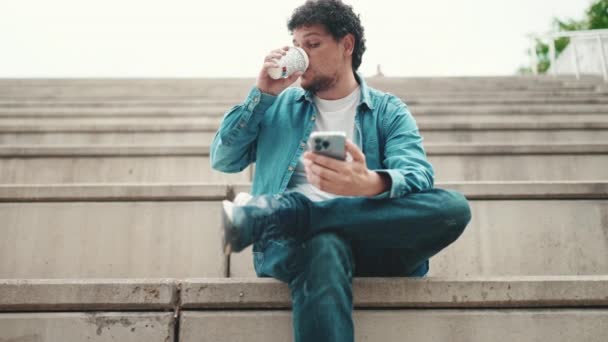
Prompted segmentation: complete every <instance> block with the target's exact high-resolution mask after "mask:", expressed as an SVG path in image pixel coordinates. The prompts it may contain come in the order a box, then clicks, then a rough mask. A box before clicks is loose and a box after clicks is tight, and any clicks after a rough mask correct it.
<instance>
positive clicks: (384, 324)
mask: <svg viewBox="0 0 608 342" xmlns="http://www.w3.org/2000/svg"><path fill="white" fill-rule="evenodd" d="M599 278H601V279H604V281H605V279H606V278H605V276H604V277H599ZM524 279H525V278H524ZM542 279H543V280H546V281H543V280H540V279H538V280H537V281H530V282H528V281H527V280H523V279H521V280H522V282H518V281H513V282H510V281H509V280H503V281H504V282H503V281H501V280H494V281H493V280H489V281H488V282H485V281H480V282H477V281H475V280H472V281H463V282H459V281H455V282H453V281H450V280H445V281H443V280H440V279H430V278H429V279H428V280H414V279H405V280H404V279H355V281H354V284H353V292H354V298H355V308H356V309H355V312H354V320H355V335H356V340H357V341H370V342H371V341H403V338H404V336H407V339H408V340H410V339H413V340H417V341H448V340H449V341H463V342H464V341H467V342H469V341H504V342H508V341H513V340H518V341H546V340H551V341H564V342H566V341H574V340H577V341H579V340H582V341H598V342H599V341H602V339H603V338H604V337H605V336H606V334H607V333H608V326H607V325H606V324H604V323H605V322H606V321H607V320H608V310H606V308H605V307H602V306H601V305H602V303H606V296H605V294H606V293H607V292H606V291H608V289H606V287H605V285H600V283H598V282H595V283H593V285H591V287H593V290H592V291H590V292H589V293H583V292H580V293H576V294H575V292H578V291H580V290H583V289H584V288H587V289H589V288H588V287H587V286H585V285H586V284H585V282H584V281H582V282H578V280H579V279H581V280H582V279H583V278H582V277H580V278H579V277H576V279H577V280H574V278H570V279H572V280H574V283H571V286H572V287H566V286H567V282H563V280H564V279H565V278H561V280H558V279H560V278H553V280H555V282H553V281H551V280H548V279H547V278H542ZM591 279H592V278H589V279H587V280H591ZM247 282H249V280H247ZM254 284H255V285H259V287H257V288H256V287H254V286H251V285H254ZM267 284H273V282H270V281H268V282H263V281H262V280H257V281H255V282H253V281H252V282H250V283H248V284H246V283H245V281H241V283H239V280H235V281H234V283H232V282H226V281H219V282H218V283H217V284H210V283H209V282H206V281H201V282H200V283H198V284H197V283H196V281H193V282H190V283H186V284H184V285H183V290H182V293H183V294H184V296H183V297H182V305H183V306H184V308H185V309H184V311H182V315H181V320H180V339H181V340H182V341H184V342H189V341H201V340H202V341H241V340H242V341H292V340H293V339H292V334H293V330H292V324H291V313H290V312H289V311H288V310H286V309H282V310H281V309H274V310H270V309H269V308H275V307H285V308H287V307H288V306H289V292H288V289H287V288H286V286H284V284H276V283H275V285H274V286H272V288H270V286H268V287H265V286H264V285H267ZM248 285H249V286H248ZM579 286H580V287H579ZM575 288H576V290H573V289H575ZM579 294H580V295H582V296H584V297H593V294H595V297H596V298H597V299H598V300H597V301H596V300H591V301H590V302H593V303H594V304H592V305H591V306H587V305H581V303H579V304H578V305H577V304H574V303H570V304H566V301H565V300H563V299H565V298H572V297H575V302H576V301H577V299H578V298H581V297H578V295H579ZM549 298H551V299H549ZM210 302H213V303H210ZM559 302H561V303H563V304H564V305H563V306H562V305H560V304H558V303H559ZM485 307H487V309H483V308H485ZM190 308H192V309H196V310H199V311H194V310H191V309H190ZM211 308H213V309H212V310H213V311H206V310H205V309H211ZM227 308H248V309H247V310H242V309H239V311H236V310H234V309H232V310H229V309H227ZM357 309H359V310H357ZM200 310H204V311H200Z"/></svg>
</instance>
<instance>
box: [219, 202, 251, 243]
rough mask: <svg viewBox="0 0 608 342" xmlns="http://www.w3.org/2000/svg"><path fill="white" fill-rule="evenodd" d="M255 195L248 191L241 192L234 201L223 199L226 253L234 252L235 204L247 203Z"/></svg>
mask: <svg viewBox="0 0 608 342" xmlns="http://www.w3.org/2000/svg"><path fill="white" fill-rule="evenodd" d="M252 198H253V196H251V195H250V194H248V193H246V192H239V193H238V194H237V195H236V196H235V197H234V201H232V202H230V201H226V200H224V201H222V228H223V234H222V246H223V250H224V254H225V255H229V254H230V253H232V245H231V243H230V241H231V240H232V238H233V235H234V234H236V231H235V228H234V226H233V224H232V209H234V206H235V205H237V206H242V205H245V204H247V202H249V200H250V199H252Z"/></svg>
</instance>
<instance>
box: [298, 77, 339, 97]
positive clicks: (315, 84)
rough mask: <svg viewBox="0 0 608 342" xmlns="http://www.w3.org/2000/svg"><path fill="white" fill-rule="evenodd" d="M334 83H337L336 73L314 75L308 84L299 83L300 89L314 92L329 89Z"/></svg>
mask: <svg viewBox="0 0 608 342" xmlns="http://www.w3.org/2000/svg"><path fill="white" fill-rule="evenodd" d="M336 83H338V75H337V74H336V75H333V77H332V76H324V75H315V76H313V78H312V80H311V81H310V83H308V84H301V87H302V89H304V90H307V91H310V92H312V93H313V94H314V93H317V92H320V91H325V90H328V89H331V87H333V86H334V85H335V84H336Z"/></svg>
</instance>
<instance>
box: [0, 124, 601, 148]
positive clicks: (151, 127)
mask: <svg viewBox="0 0 608 342" xmlns="http://www.w3.org/2000/svg"><path fill="white" fill-rule="evenodd" d="M418 126H419V128H420V130H421V135H422V136H423V138H424V140H425V142H431V143H436V142H446V143H447V142H459V143H479V142H489V143H497V142H513V141H517V142H519V143H543V142H544V143H548V142H555V143H570V142H579V143H580V142H601V141H608V119H607V120H606V121H605V122H601V121H588V122H571V121H570V122H568V121H556V122H515V121H514V122H472V123H468V124H467V123H459V122H446V121H434V122H419V124H418ZM216 130H217V126H216V125H213V124H193V125H187V124H166V125H164V124H161V125H157V124H153V123H152V124H150V123H148V122H144V123H138V124H129V125H122V124H104V125H99V124H92V125H86V126H79V125H62V124H56V125H45V126H40V125H36V124H32V125H0V145H111V144H116V145H127V144H129V145H178V144H188V145H193V144H206V145H210V144H211V141H212V139H213V137H214V136H215V133H216Z"/></svg>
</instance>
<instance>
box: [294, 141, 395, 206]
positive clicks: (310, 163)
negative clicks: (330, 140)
mask: <svg viewBox="0 0 608 342" xmlns="http://www.w3.org/2000/svg"><path fill="white" fill-rule="evenodd" d="M346 151H347V152H348V153H350V155H351V156H352V158H353V160H352V162H348V161H341V160H337V159H333V158H330V157H326V156H323V155H319V154H315V153H313V152H310V151H309V152H306V153H304V160H303V163H304V167H305V168H306V179H308V182H309V183H310V184H312V185H314V186H316V187H317V188H319V189H320V190H322V191H325V192H329V193H332V194H336V195H344V196H375V195H377V194H380V193H382V192H384V191H387V190H388V189H389V188H390V179H389V178H388V177H382V176H380V174H378V173H377V172H374V171H370V170H368V169H367V165H366V164H365V155H364V154H363V152H361V150H360V149H359V147H357V145H355V144H353V143H352V142H351V141H350V140H348V139H347V140H346Z"/></svg>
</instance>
